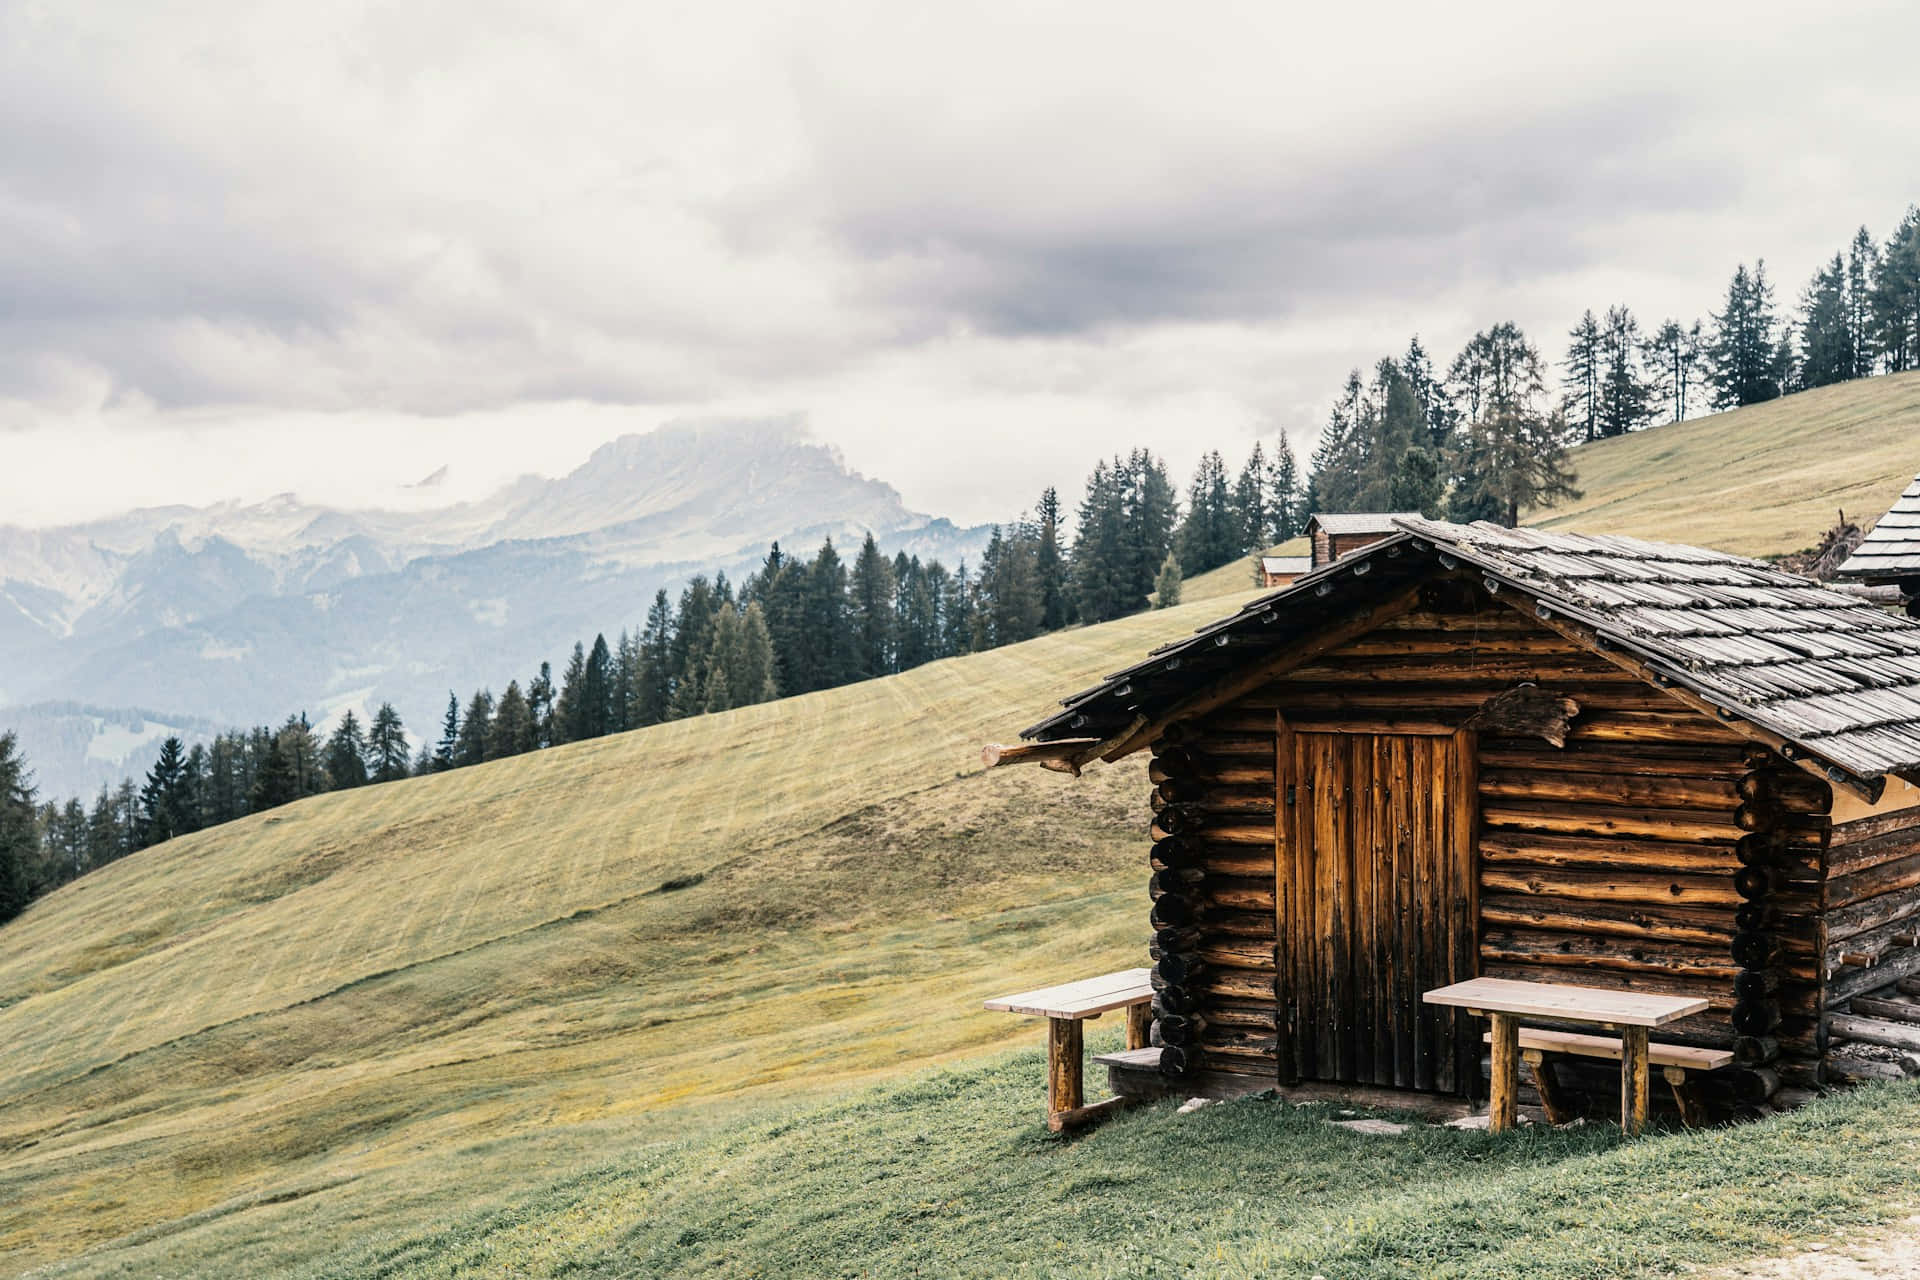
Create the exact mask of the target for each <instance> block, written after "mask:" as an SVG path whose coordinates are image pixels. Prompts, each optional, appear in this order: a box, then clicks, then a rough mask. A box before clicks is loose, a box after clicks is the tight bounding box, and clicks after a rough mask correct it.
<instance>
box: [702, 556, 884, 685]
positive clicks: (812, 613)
mask: <svg viewBox="0 0 1920 1280" xmlns="http://www.w3.org/2000/svg"><path fill="white" fill-rule="evenodd" d="M802 623H803V630H804V633H805V635H806V638H807V648H806V650H805V659H806V661H807V668H806V669H805V670H803V671H802V672H801V673H800V675H801V679H802V681H803V685H804V687H803V688H798V689H794V690H791V692H794V693H799V692H803V691H805V690H811V689H832V688H836V687H838V686H840V685H843V684H846V683H847V682H848V681H849V680H851V679H853V676H854V672H855V671H856V670H857V666H856V663H857V661H858V658H857V656H856V653H855V647H856V641H855V637H854V632H853V620H852V617H851V615H850V614H849V612H848V609H847V570H846V567H845V566H844V565H843V564H842V563H841V561H840V553H839V552H837V551H835V550H834V548H833V539H831V538H828V539H827V540H826V541H825V542H823V543H821V544H820V551H819V554H817V555H815V556H814V558H813V563H812V564H810V565H809V566H808V567H807V592H806V598H805V601H804V604H803V613H802ZM681 625H683V626H684V625H685V622H684V620H683V621H682V624H681Z"/></svg>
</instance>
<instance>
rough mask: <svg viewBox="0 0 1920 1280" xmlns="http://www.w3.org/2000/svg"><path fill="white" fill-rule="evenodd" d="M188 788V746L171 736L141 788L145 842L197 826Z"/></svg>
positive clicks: (155, 842)
mask: <svg viewBox="0 0 1920 1280" xmlns="http://www.w3.org/2000/svg"><path fill="white" fill-rule="evenodd" d="M189 791H190V784H189V783H188V782H187V761H186V748H185V746H184V745H183V744H182V743H181V741H180V739H178V738H176V737H172V736H169V737H168V738H167V739H166V741H164V742H162V743H161V744H160V756H159V758H158V759H156V760H155V761H154V762H153V768H151V769H149V770H148V771H147V782H146V786H144V787H142V788H141V790H140V820H141V824H142V829H143V831H142V837H141V839H142V843H143V844H146V845H149V846H151V845H156V844H161V843H163V842H165V841H168V840H171V839H173V838H174V837H175V836H183V835H186V834H187V833H188V832H190V831H192V830H194V828H195V827H196V826H197V825H198V824H197V823H196V822H195V821H194V815H193V813H192V811H191V807H190V795H189Z"/></svg>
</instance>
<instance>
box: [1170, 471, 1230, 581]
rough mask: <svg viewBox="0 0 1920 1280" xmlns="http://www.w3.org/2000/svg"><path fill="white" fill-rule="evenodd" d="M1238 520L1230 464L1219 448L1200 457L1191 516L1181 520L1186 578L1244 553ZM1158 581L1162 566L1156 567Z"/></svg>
mask: <svg viewBox="0 0 1920 1280" xmlns="http://www.w3.org/2000/svg"><path fill="white" fill-rule="evenodd" d="M1238 523H1239V522H1238V521H1237V520H1235V519H1234V513H1233V501H1232V499H1231V497H1230V496H1229V495H1228V493H1227V465H1226V462H1225V460H1223V459H1222V458H1221V457H1220V451H1219V450H1217V449H1213V450H1209V451H1208V452H1206V453H1204V454H1202V455H1201V457H1200V465H1199V466H1198V467H1197V468H1196V469H1195V470H1194V473H1193V483H1192V485H1191V486H1190V487H1189V488H1188V489H1187V515H1186V519H1185V520H1184V521H1182V522H1181V525H1180V534H1179V540H1178V547H1179V552H1180V571H1181V573H1182V574H1183V575H1185V576H1186V577H1193V576H1194V575H1196V574H1201V573H1205V572H1206V571H1207V570H1209V569H1217V568H1219V567H1220V566H1221V565H1223V564H1226V563H1227V562H1228V561H1230V560H1233V559H1235V558H1236V557H1237V556H1239V554H1240V546H1239V542H1240V534H1239V531H1238V528H1237V526H1238ZM1154 578H1155V581H1158V580H1159V566H1158V565H1156V566H1155V567H1154Z"/></svg>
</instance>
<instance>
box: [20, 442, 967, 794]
mask: <svg viewBox="0 0 1920 1280" xmlns="http://www.w3.org/2000/svg"><path fill="white" fill-rule="evenodd" d="M438 474H439V473H436V476H435V477H429V478H428V480H429V481H434V480H436V477H437V476H438ZM426 487H427V488H428V490H429V491H430V490H431V488H432V487H433V486H432V485H427V486H426ZM868 532H871V533H872V534H873V535H874V537H875V538H876V539H877V540H878V541H879V542H880V544H881V546H882V547H883V548H885V549H886V550H887V551H888V553H889V554H891V553H893V552H895V551H905V552H906V553H907V554H908V555H919V556H921V557H923V558H938V559H941V560H943V561H945V562H946V563H948V564H949V565H952V564H955V563H957V562H958V561H959V560H961V559H963V558H964V559H968V560H974V559H977V558H978V555H979V553H980V551H981V550H982V549H983V548H984V546H985V543H986V538H987V532H988V531H987V530H986V529H985V528H984V527H973V528H960V527H957V526H955V525H954V524H952V523H951V522H949V521H947V520H944V519H938V518H934V517H931V516H927V515H924V514H921V513H918V512H914V511H911V510H909V509H908V508H907V506H906V504H905V503H904V502H903V501H902V499H901V497H900V495H899V493H898V492H897V491H896V490H894V489H893V487H892V486H890V485H887V484H885V483H883V482H881V481H878V480H873V479H869V478H867V477H865V476H861V475H859V474H858V473H856V472H853V471H852V470H850V469H849V468H848V467H847V465H846V463H845V461H844V460H843V459H842V458H841V456H840V454H839V453H838V451H837V450H835V449H833V448H831V447H829V446H826V445H821V444H816V443H812V442H810V441H808V440H806V439H805V438H804V436H803V435H802V432H801V430H800V428H799V427H798V425H797V424H796V423H794V422H792V421H777V422H772V423H752V422H748V423H724V424H674V425H669V426H666V427H662V428H660V429H659V430H656V431H653V432H649V433H646V434H643V435H628V436H622V437H620V438H618V439H616V440H613V441H611V442H609V443H607V444H605V445H602V446H601V447H600V448H598V449H596V450H595V451H594V452H593V454H592V456H590V457H589V458H588V459H587V460H586V461H585V462H584V463H582V464H581V465H580V466H579V467H577V468H575V469H574V470H572V471H570V472H568V473H567V474H565V475H563V476H559V477H557V478H553V479H547V478H544V477H539V476H524V477H522V478H520V479H518V480H515V481H513V482H511V483H510V484H508V485H506V486H504V487H502V488H501V489H499V490H498V491H496V492H495V493H493V494H491V495H489V496H488V497H486V498H484V499H481V500H479V501H475V502H463V503H456V504H451V505H445V506H439V507H426V508H422V509H416V510H347V509H339V508H333V507H326V506H321V505H317V504H311V503H307V502H304V501H302V500H301V499H299V498H298V497H297V496H295V495H293V494H280V495H276V496H275V497H272V498H268V499H266V500H264V501H261V502H254V503H240V502H223V503H216V504H213V505H211V506H206V507H189V506H166V507H150V508H142V509H139V510H135V511H129V512H125V513H122V514H118V515H114V516H109V517H105V518H103V519H99V520H93V521H88V522H85V523H82V524H75V525H70V526H65V527H60V528H50V529H26V528H20V527H14V526H0V728H17V729H18V730H19V731H20V733H21V745H22V747H23V749H24V750H25V751H26V753H27V755H28V758H29V760H30V761H32V763H33V765H34V767H35V769H36V771H37V772H38V773H39V776H40V785H41V789H42V791H43V792H45V793H47V794H59V795H65V794H68V793H70V792H74V791H78V790H82V789H88V788H97V786H98V778H99V775H100V773H101V769H102V756H101V751H102V748H101V746H100V741H101V740H102V737H101V735H103V734H106V733H107V729H106V728H105V727H103V726H106V725H109V724H111V723H112V718H113V717H115V716H120V717H122V718H131V719H134V720H137V721H139V722H140V723H141V724H143V725H144V724H149V723H174V722H179V723H180V724H182V725H186V724H190V723H192V724H198V723H214V724H222V725H244V724H252V723H256V722H267V721H278V720H280V719H282V718H284V717H285V716H286V715H287V714H288V713H290V712H294V711H298V710H302V709H304V710H306V711H307V712H308V713H309V714H310V715H312V716H313V718H314V719H315V720H316V721H325V720H327V719H330V718H332V717H334V716H337V715H338V714H339V713H340V712H342V711H344V710H346V709H348V708H352V709H354V710H356V711H358V712H359V713H361V714H362V715H363V716H364V715H365V714H366V713H367V712H368V711H369V710H371V708H373V707H375V706H377V705H378V704H379V703H380V702H381V701H383V700H391V701H392V702H393V703H394V704H395V706H396V707H397V708H398V709H399V710H400V712H401V715H402V717H403V718H404V719H405V720H406V722H407V726H408V729H409V732H410V734H411V736H412V738H413V740H414V741H415V743H416V744H417V743H418V742H419V741H420V740H421V739H422V737H423V736H430V735H431V734H433V733H435V732H437V717H438V714H439V711H440V710H441V708H442V707H443V706H444V703H445V700H446V695H447V690H448V689H453V690H456V691H458V692H459V693H460V695H461V697H462V699H463V700H464V698H465V696H466V694H468V693H469V692H471V691H472V690H473V689H475V688H479V687H482V686H487V687H492V688H493V689H494V690H495V691H496V692H497V691H498V690H499V689H500V688H502V687H504V685H505V684H506V682H507V680H508V679H511V678H519V679H520V680H522V681H523V682H524V681H525V680H526V678H527V677H528V676H530V675H531V674H532V673H533V672H534V671H535V670H537V669H538V666H539V663H540V662H541V661H542V660H543V659H546V660H551V661H554V662H555V664H556V665H559V663H560V661H561V660H562V659H563V658H564V657H565V651H566V649H567V648H568V647H570V646H571V645H572V643H573V642H574V641H575V640H577V639H580V638H582V637H588V638H590V637H591V636H592V635H593V634H594V633H595V632H598V631H606V632H608V633H609V638H611V633H615V632H618V631H619V630H620V628H621V627H623V626H628V627H632V626H636V625H637V624H638V622H639V621H640V619H641V617H642V616H643V615H644V613H645V611H646V608H647V605H648V603H649V602H650V600H651V598H652V596H653V593H654V592H655V591H656V590H657V589H659V588H662V587H665V588H667V589H669V590H677V589H678V588H679V586H680V585H682V584H683V583H684V582H685V581H686V580H687V579H688V578H690V577H692V576H693V575H695V574H698V573H706V574H711V573H714V572H716V571H723V572H725V573H727V575H728V576H729V577H733V578H736V579H738V578H740V577H742V576H744V575H745V574H746V573H748V572H750V571H751V570H752V568H753V567H754V566H755V565H757V564H758V563H759V561H760V560H761V559H762V558H763V557H764V556H765V554H766V549H767V546H768V544H769V543H771V542H774V541H776V540H777V541H779V542H781V543H782V545H783V546H786V547H788V548H789V549H790V550H792V551H794V552H796V553H799V554H803V555H810V554H811V553H812V552H813V550H814V549H815V548H817V547H818V546H819V544H820V542H821V541H822V539H824V538H826V537H832V538H833V539H834V542H835V543H836V545H840V546H843V547H846V544H849V543H852V544H856V545H857V543H858V542H859V541H860V540H861V539H862V538H864V537H865V535H866V534H867V533H868ZM849 550H850V548H849ZM48 704H72V706H71V707H70V708H60V709H58V710H55V709H53V708H51V707H49V705H48ZM27 707H32V708H33V709H34V710H33V712H32V713H31V714H28V713H26V712H24V711H22V708H27ZM135 707H139V708H163V709H164V710H163V711H158V712H155V711H142V712H139V713H137V714H136V713H133V712H131V711H130V710H129V709H130V708H135ZM105 740H107V741H112V742H117V743H121V744H125V745H128V747H129V749H128V751H127V752H126V754H125V755H124V756H121V757H119V758H117V759H115V760H114V761H112V762H111V763H112V766H113V767H114V768H115V769H122V766H124V769H122V771H128V772H130V771H133V770H135V769H144V768H145V767H146V766H147V764H148V763H149V762H150V761H151V758H152V754H153V752H154V751H155V750H157V747H158V742H157V741H154V742H146V741H144V740H140V741H135V739H134V736H132V735H125V734H123V735H120V736H119V737H109V738H107V739H105ZM89 751H91V753H92V754H88V753H89Z"/></svg>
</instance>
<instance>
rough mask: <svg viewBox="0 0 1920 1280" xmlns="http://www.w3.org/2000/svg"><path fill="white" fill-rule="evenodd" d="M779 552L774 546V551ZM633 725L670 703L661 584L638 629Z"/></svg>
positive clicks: (658, 717) (650, 719) (667, 625)
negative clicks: (644, 619)
mask: <svg viewBox="0 0 1920 1280" xmlns="http://www.w3.org/2000/svg"><path fill="white" fill-rule="evenodd" d="M779 553H780V548H779V545H778V544H777V543H776V544H775V546H774V555H775V556H776V557H777V556H778V555H779ZM634 686H635V688H634V693H633V715H634V725H635V727H639V726H641V725H649V724H659V723H660V722H661V721H663V720H665V719H666V718H667V713H668V711H669V709H670V708H671V707H672V705H673V603H672V602H671V601H670V600H668V598H667V592H666V589H665V588H664V587H663V588H661V589H660V590H658V591H656V592H654V595H653V605H652V607H650V608H649V609H648V610H647V623H646V626H644V627H643V628H641V631H640V644H639V653H638V655H637V657H636V659H635V668H634Z"/></svg>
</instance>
